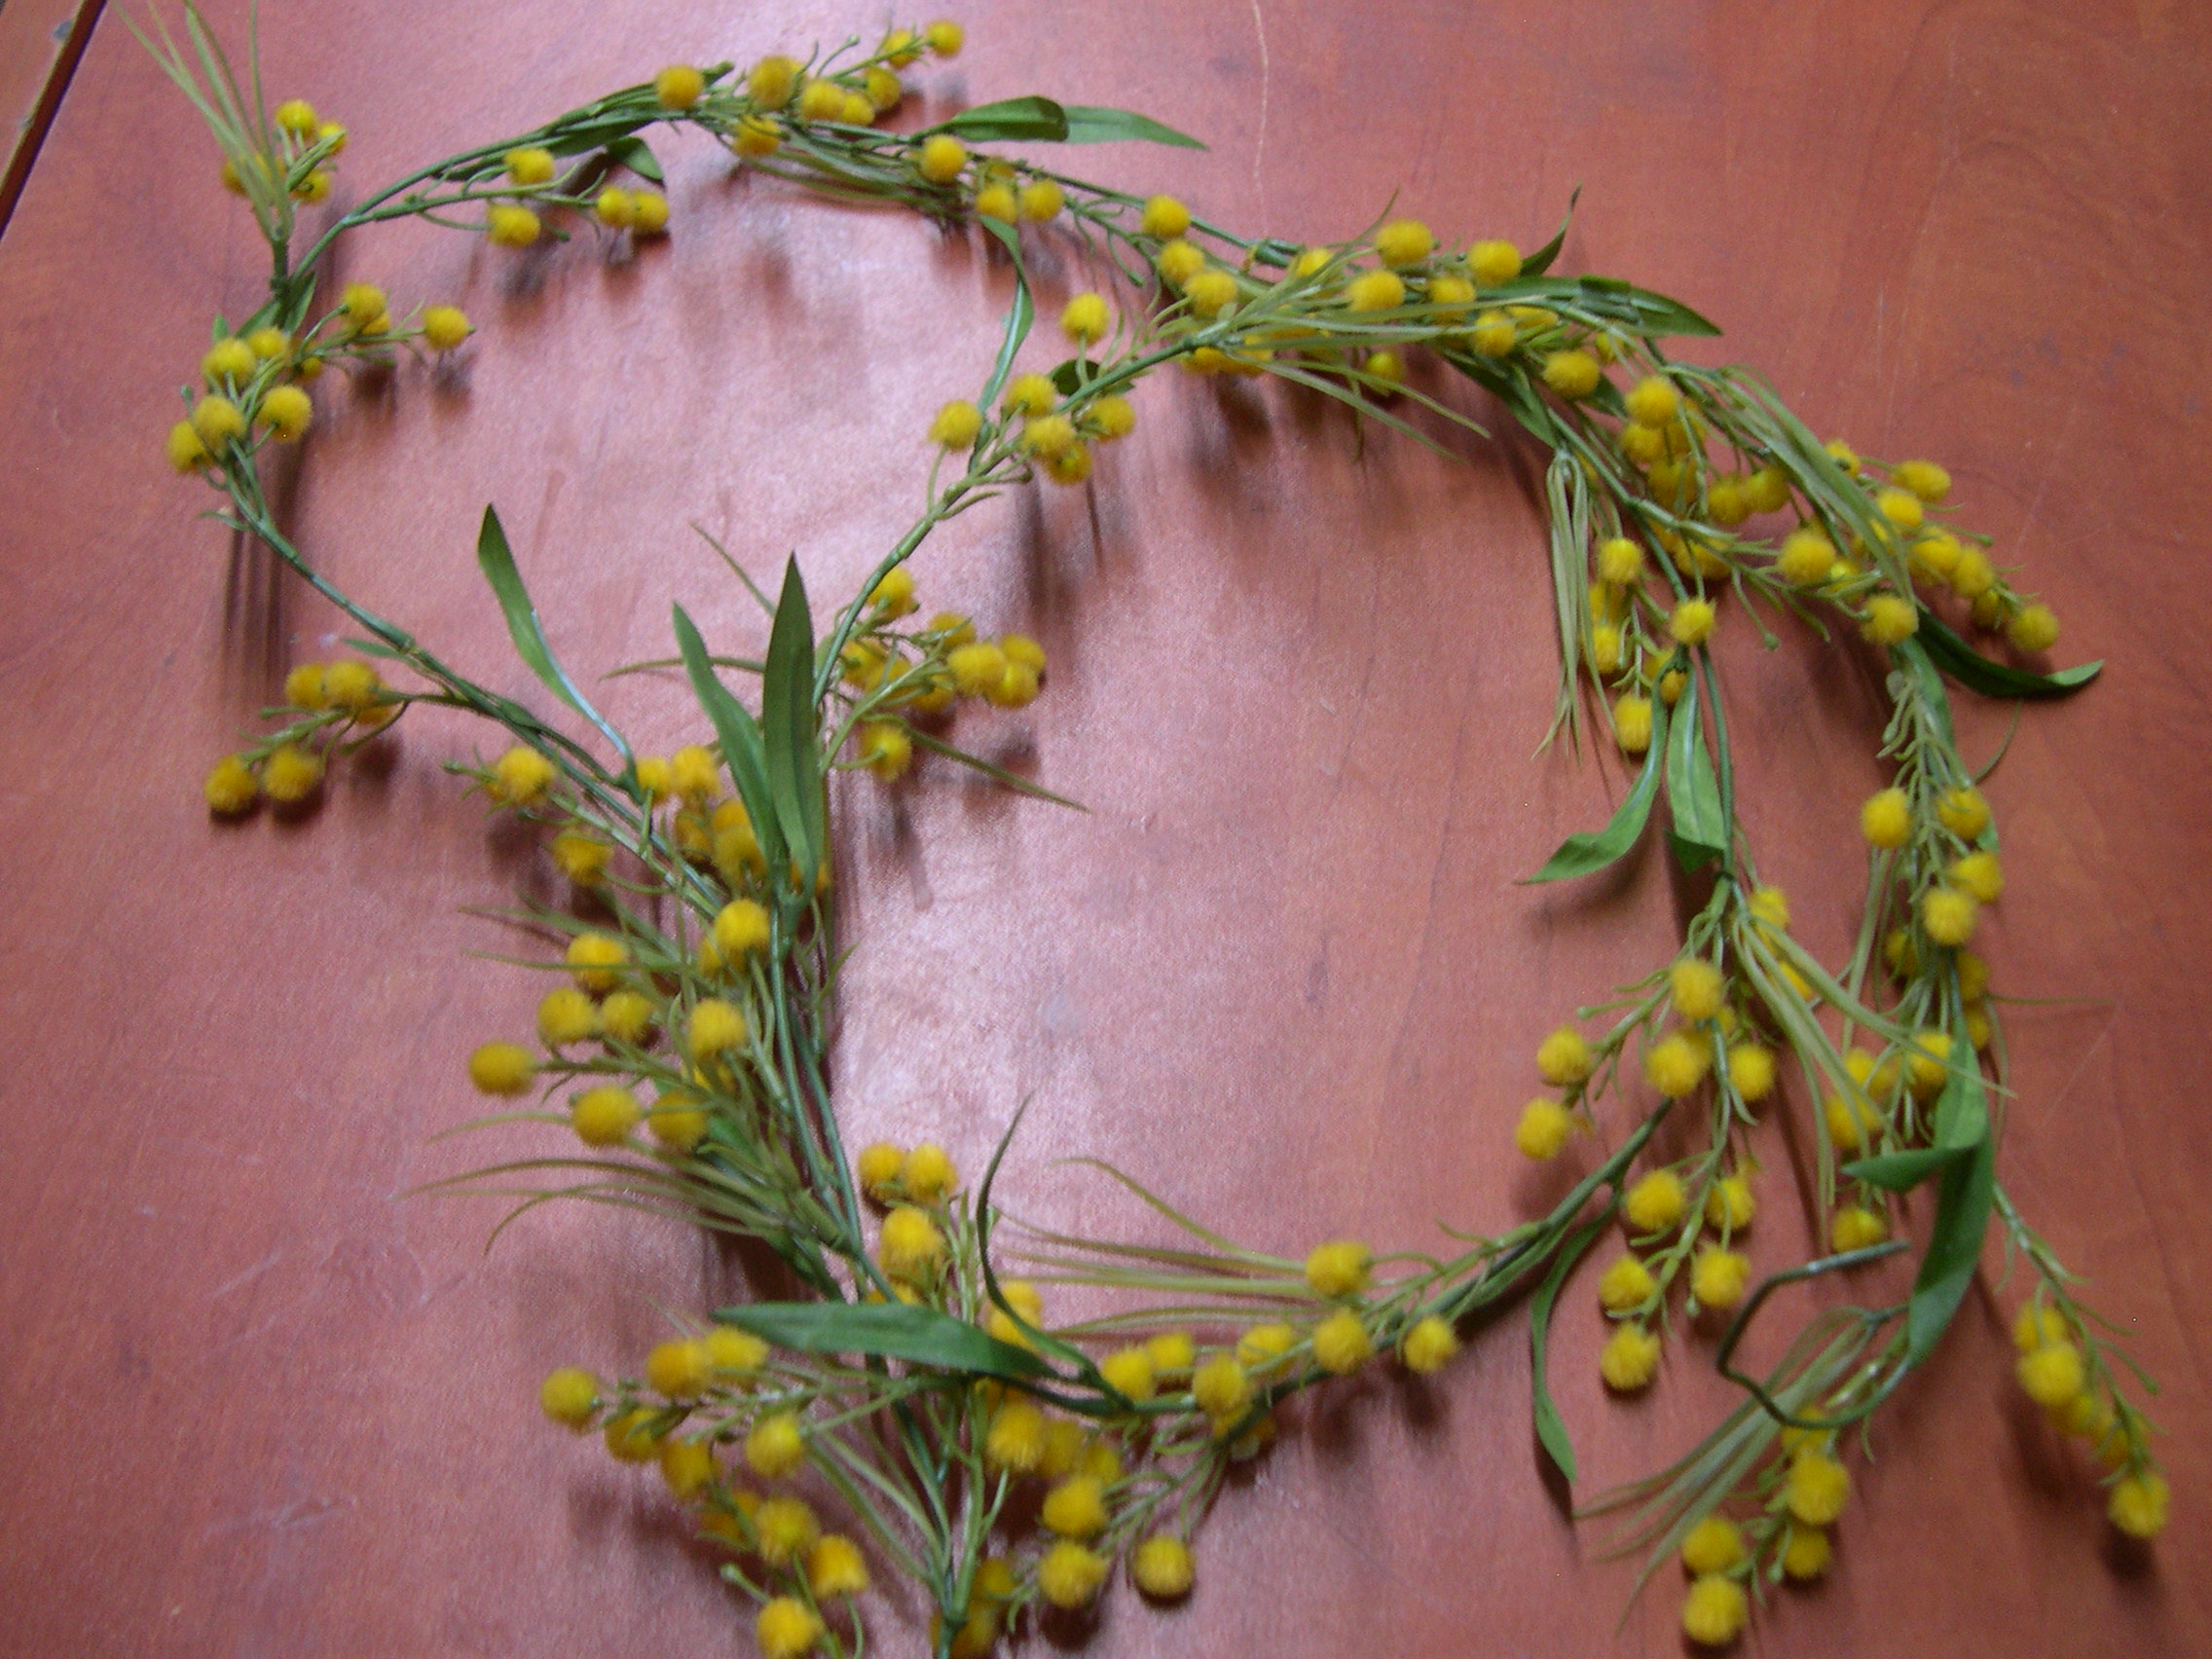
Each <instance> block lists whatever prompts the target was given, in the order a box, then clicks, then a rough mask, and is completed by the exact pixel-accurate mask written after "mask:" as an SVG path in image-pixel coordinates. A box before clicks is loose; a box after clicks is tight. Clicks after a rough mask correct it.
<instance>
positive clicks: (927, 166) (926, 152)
mask: <svg viewBox="0 0 2212 1659" xmlns="http://www.w3.org/2000/svg"><path fill="white" fill-rule="evenodd" d="M916 165H917V166H919V168H920V170H921V175H922V177H924V178H926V179H928V180H929V181H930V183H932V184H950V183H952V182H953V180H955V179H957V178H958V177H959V176H960V174H961V173H962V171H963V170H964V169H965V168H966V167H967V166H968V147H967V146H966V145H965V144H963V143H961V142H960V140H959V139H957V138H955V137H953V136H951V135H950V134H949V133H944V132H940V133H936V134H934V135H933V136H931V137H929V138H927V139H925V140H923V142H922V154H921V160H920V161H919V162H918V163H917V164H916Z"/></svg>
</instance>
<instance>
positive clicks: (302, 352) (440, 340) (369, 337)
mask: <svg viewBox="0 0 2212 1659" xmlns="http://www.w3.org/2000/svg"><path fill="white" fill-rule="evenodd" d="M471 332H472V331H471V329H470V327H469V322H468V318H467V316H466V315H465V314H463V313H461V310H460V308H459V307H456V306H431V307H429V308H427V309H426V310H425V311H424V313H423V314H422V315H421V317H420V318H417V319H414V320H413V321H411V322H410V323H407V324H404V325H396V326H395V325H394V324H393V322H392V320H391V313H390V309H389V306H388V304H387V300H386V298H385V293H384V290H383V289H382V288H379V287H378V286H376V285H375V284H374V283H372V282H350V283H348V284H347V286H346V290H345V293H344V295H343V296H342V297H341V298H340V300H339V303H338V305H337V306H336V307H335V308H334V309H333V310H332V311H331V312H330V313H329V314H328V315H326V316H324V317H323V318H321V319H320V320H319V321H317V322H316V323H314V324H313V326H312V327H310V328H308V329H305V330H303V331H302V332H301V333H300V334H299V335H298V336H294V335H291V334H287V333H286V332H285V331H284V330H283V329H281V328H277V327H276V326H274V325H273V324H266V323H265V324H263V325H261V326H259V327H256V328H252V329H248V330H247V331H246V332H245V333H244V334H242V335H235V334H234V335H225V336H223V337H222V338H220V339H218V340H217V341H216V342H215V344H214V345H213V346H211V347H209V348H208V350H207V353H206V355H205V356H203V357H202V358H201V360H200V376H201V380H202V383H203V389H202V390H201V393H200V395H199V396H198V397H197V398H195V399H194V400H193V403H192V412H191V414H190V415H189V416H187V417H186V418H185V419H184V420H182V421H179V422H178V423H177V424H175V425H173V426H171V427H170V428H169V434H168V439H167V444H166V449H167V454H168V459H169V464H170V465H171V466H173V467H175V468H176V469H177V471H179V472H195V471H198V470H199V469H200V468H202V467H210V466H212V467H221V466H224V465H226V464H229V462H230V461H231V459H232V457H233V455H234V452H235V453H236V454H237V455H238V456H240V457H241V458H243V457H250V456H251V455H252V453H253V451H254V449H255V448H256V447H258V446H257V445H256V444H255V443H254V442H253V441H252V437H253V433H254V430H255V429H256V428H257V427H258V428H259V429H260V430H261V431H262V432H263V433H265V434H266V435H267V436H269V437H272V438H276V440H278V441H279V442H286V443H288V442H290V441H292V440H293V439H296V438H299V437H301V436H303V435H304V434H305V433H306V431H307V429H308V427H309V426H310V424H313V420H314V404H313V401H312V400H311V399H310V397H309V395H308V391H307V387H308V386H309V384H310V383H312V382H313V380H314V379H315V377H316V376H318V375H320V374H321V373H322V371H323V369H324V367H325V366H326V364H327V362H328V361H329V360H331V359H333V358H336V359H339V360H342V361H350V362H353V363H356V364H359V365H361V366H365V367H377V368H381V367H385V366H387V365H388V364H389V363H390V361H391V350H390V349H391V348H393V347H395V346H399V345H404V344H408V343H410V342H414V341H420V342H421V343H422V344H423V345H424V346H427V347H428V348H429V349H430V350H432V351H439V352H443V351H451V350H453V349H454V348H455V347H457V346H459V345H460V344H461V342H462V341H464V340H466V339H467V338H468V336H469V334H470V333H471Z"/></svg>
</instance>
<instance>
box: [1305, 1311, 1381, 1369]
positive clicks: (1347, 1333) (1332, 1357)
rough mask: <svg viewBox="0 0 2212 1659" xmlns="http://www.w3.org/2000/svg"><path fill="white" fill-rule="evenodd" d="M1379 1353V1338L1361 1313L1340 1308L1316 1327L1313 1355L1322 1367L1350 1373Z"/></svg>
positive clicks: (1314, 1329) (1314, 1328) (1314, 1330)
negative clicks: (1369, 1327) (1376, 1347)
mask: <svg viewBox="0 0 2212 1659" xmlns="http://www.w3.org/2000/svg"><path fill="white" fill-rule="evenodd" d="M1374 1352H1375V1340H1374V1338H1373V1337H1371V1336H1370V1335H1369V1334H1368V1330H1367V1326H1366V1325H1365V1324H1364V1323H1362V1321H1361V1320H1360V1317H1359V1315H1358V1314H1357V1313H1354V1312H1353V1311H1352V1310H1351V1309H1348V1308H1340V1309H1337V1311H1336V1312H1334V1313H1332V1314H1330V1315H1329V1316H1328V1317H1327V1318H1326V1319H1324V1320H1322V1321H1321V1322H1320V1323H1319V1324H1318V1325H1316V1326H1314V1327H1313V1358H1314V1361H1315V1363H1317V1364H1318V1365H1319V1366H1320V1367H1321V1369H1322V1370H1324V1371H1327V1372H1331V1373H1333V1374H1334V1375H1336V1376H1338V1377H1345V1376H1348V1375H1349V1374H1350V1373H1352V1372H1354V1371H1357V1370H1358V1369H1359V1368H1360V1367H1361V1366H1362V1365H1365V1364H1366V1363H1367V1361H1368V1358H1369V1356H1370V1355H1372V1354H1373V1353H1374Z"/></svg>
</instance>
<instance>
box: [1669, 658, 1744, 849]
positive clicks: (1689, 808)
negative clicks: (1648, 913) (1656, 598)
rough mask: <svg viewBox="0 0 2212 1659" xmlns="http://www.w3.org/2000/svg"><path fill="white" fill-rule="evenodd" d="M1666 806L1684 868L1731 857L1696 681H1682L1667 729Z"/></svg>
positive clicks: (1671, 839) (1671, 841)
mask: <svg viewBox="0 0 2212 1659" xmlns="http://www.w3.org/2000/svg"><path fill="white" fill-rule="evenodd" d="M1653 713H1654V715H1656V713H1657V711H1656V710H1654V711H1653ZM1654 741H1656V736H1655V737H1654ZM1667 807H1668V810H1669V811H1670V812H1671V813H1672V814H1673V816H1674V821H1675V822H1674V828H1673V830H1671V831H1670V832H1669V836H1668V841H1669V844H1670V845H1672V846H1673V847H1674V849H1675V857H1676V858H1677V860H1679V861H1680V863H1681V866H1682V867H1683V868H1684V869H1686V870H1694V869H1698V868H1700V867H1702V866H1705V865H1708V864H1710V863H1712V862H1713V861H1714V859H1718V858H1724V857H1726V856H1727V852H1728V822H1727V819H1726V817H1725V815H1723V814H1722V812H1721V810H1720V783H1719V780H1718V779H1717V778H1715V777H1714V773H1713V757H1712V756H1709V755H1708V754H1707V753H1706V749H1705V726H1704V724H1703V722H1702V721H1700V720H1699V719H1698V718H1697V682H1696V681H1695V680H1690V681H1687V682H1684V684H1683V686H1682V697H1681V707H1679V708H1678V709H1677V710H1676V711H1675V719H1674V723H1673V726H1672V727H1671V729H1670V730H1669V731H1668V733H1667Z"/></svg>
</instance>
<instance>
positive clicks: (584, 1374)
mask: <svg viewBox="0 0 2212 1659" xmlns="http://www.w3.org/2000/svg"><path fill="white" fill-rule="evenodd" d="M537 1403H538V1405H539V1406H540V1407H541V1408H542V1409H543V1410H544V1413H545V1416H546V1418H547V1419H549V1420H551V1421H553V1422H557V1423H559V1424H561V1426H562V1427H564V1428H572V1429H582V1428H586V1427H588V1426H589V1425H590V1423H591V1419H593V1418H594V1417H595V1416H597V1415H598V1412H599V1379H598V1378H596V1377H594V1376H593V1375H592V1374H591V1373H590V1372H588V1371H583V1370H579V1369H578V1368H577V1367H575V1366H572V1365H564V1366H563V1367H561V1369H560V1370H558V1371H555V1372H551V1373H549V1374H548V1375H547V1377H546V1379H545V1381H544V1382H543V1383H541V1384H539V1386H538V1390H537Z"/></svg>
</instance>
